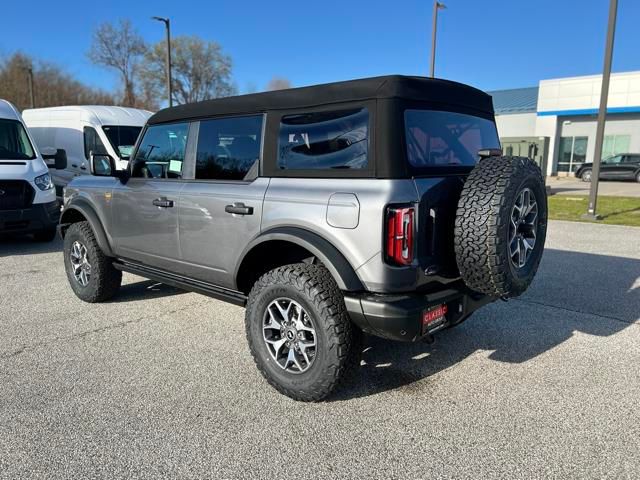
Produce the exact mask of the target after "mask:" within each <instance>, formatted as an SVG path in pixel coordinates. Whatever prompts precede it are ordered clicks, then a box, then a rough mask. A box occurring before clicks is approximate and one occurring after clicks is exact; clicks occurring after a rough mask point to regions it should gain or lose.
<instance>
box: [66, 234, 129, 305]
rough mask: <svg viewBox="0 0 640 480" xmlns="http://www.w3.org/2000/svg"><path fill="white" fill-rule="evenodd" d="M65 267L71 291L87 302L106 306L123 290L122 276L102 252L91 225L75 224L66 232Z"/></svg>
mask: <svg viewBox="0 0 640 480" xmlns="http://www.w3.org/2000/svg"><path fill="white" fill-rule="evenodd" d="M64 267H65V270H66V272H67V279H68V280H69V285H71V289H72V290H73V292H74V293H75V294H76V296H77V297H78V298H79V299H80V300H83V301H85V302H89V303H96V302H104V301H105V300H109V299H110V298H111V297H113V296H114V295H115V294H116V293H117V291H118V290H119V289H120V284H121V283H122V272H120V271H119V270H116V269H115V268H114V267H113V264H112V260H111V259H110V258H109V257H107V256H106V255H105V254H104V253H103V252H102V250H101V249H100V246H99V245H98V242H97V240H96V238H95V235H94V234H93V230H92V229H91V225H89V222H78V223H74V224H73V225H71V226H70V227H69V229H68V230H67V232H66V235H65V237H64Z"/></svg>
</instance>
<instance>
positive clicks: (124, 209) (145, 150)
mask: <svg viewBox="0 0 640 480" xmlns="http://www.w3.org/2000/svg"><path fill="white" fill-rule="evenodd" d="M188 142H189V124H188V123H172V124H160V125H151V126H150V127H149V128H147V130H146V131H145V133H144V136H143V138H142V141H141V142H140V145H139V147H138V149H137V151H136V154H135V158H134V159H133V164H132V166H131V178H129V179H128V181H127V182H125V183H122V182H120V183H118V186H117V187H116V188H115V189H114V191H113V199H112V202H113V208H112V209H111V212H112V225H113V228H112V230H113V234H114V235H113V236H114V239H115V245H116V246H115V248H116V253H117V255H118V256H120V257H123V258H126V259H130V260H134V261H137V262H140V263H143V264H145V265H148V266H152V267H156V268H160V269H165V270H172V271H173V270H175V269H176V268H178V267H179V264H180V244H179V235H178V210H179V207H180V191H181V190H182V188H183V187H184V185H185V181H184V180H183V176H184V172H183V170H184V169H183V165H184V164H185V157H186V155H187V146H188Z"/></svg>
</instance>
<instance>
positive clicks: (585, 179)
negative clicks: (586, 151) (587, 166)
mask: <svg viewBox="0 0 640 480" xmlns="http://www.w3.org/2000/svg"><path fill="white" fill-rule="evenodd" d="M580 179H581V180H582V181H583V182H590V181H591V170H585V171H584V172H582V175H580Z"/></svg>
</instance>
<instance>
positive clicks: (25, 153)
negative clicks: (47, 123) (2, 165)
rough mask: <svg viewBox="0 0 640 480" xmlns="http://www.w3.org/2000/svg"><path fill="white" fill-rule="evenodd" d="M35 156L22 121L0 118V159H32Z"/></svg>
mask: <svg viewBox="0 0 640 480" xmlns="http://www.w3.org/2000/svg"><path fill="white" fill-rule="evenodd" d="M34 158H36V156H35V153H34V151H33V147H32V146H31V142H30V141H29V137H28V136H27V132H26V131H25V129H24V127H23V126H22V123H20V122H18V121H17V120H5V119H0V159H2V160H33V159H34Z"/></svg>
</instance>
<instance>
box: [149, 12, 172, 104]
mask: <svg viewBox="0 0 640 480" xmlns="http://www.w3.org/2000/svg"><path fill="white" fill-rule="evenodd" d="M151 18H152V19H153V20H158V21H159V22H163V23H164V26H165V28H166V30H167V60H166V62H167V65H166V70H167V95H168V97H169V106H170V107H172V106H173V99H172V96H171V91H172V90H171V25H170V23H171V22H170V20H169V19H168V18H164V17H151Z"/></svg>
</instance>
